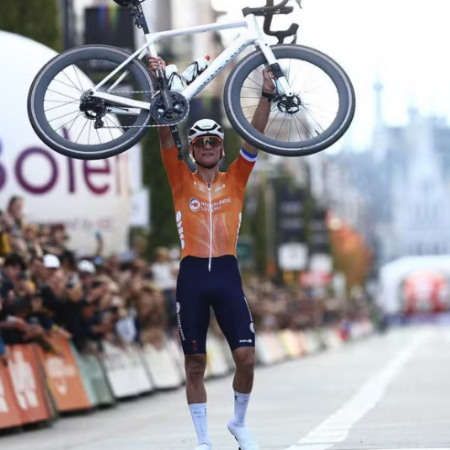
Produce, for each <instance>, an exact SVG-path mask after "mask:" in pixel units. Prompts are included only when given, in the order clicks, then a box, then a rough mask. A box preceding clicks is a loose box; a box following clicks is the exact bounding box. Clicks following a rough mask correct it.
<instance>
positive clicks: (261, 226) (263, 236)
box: [252, 184, 268, 276]
mask: <svg viewBox="0 0 450 450" xmlns="http://www.w3.org/2000/svg"><path fill="white" fill-rule="evenodd" d="M266 218H267V199H266V193H265V186H264V184H260V185H259V186H258V203H257V206H256V210H255V214H254V216H253V220H252V230H253V237H254V249H255V269H256V271H257V272H258V274H259V275H262V276H264V275H266V270H267V250H268V249H267V220H266Z"/></svg>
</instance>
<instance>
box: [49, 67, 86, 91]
mask: <svg viewBox="0 0 450 450" xmlns="http://www.w3.org/2000/svg"><path fill="white" fill-rule="evenodd" d="M62 74H63V75H64V76H65V77H66V78H67V79H68V80H69V82H70V84H71V85H72V86H73V87H74V88H75V89H76V90H77V91H79V92H83V91H82V90H81V89H78V88H77V87H76V86H75V83H74V82H73V81H72V80H71V79H70V78H69V76H68V75H67V73H66V71H65V70H63V71H62ZM54 81H59V82H60V83H63V84H66V85H67V83H64V82H63V81H60V80H57V79H56V78H55V80H54ZM67 86H68V85H67Z"/></svg>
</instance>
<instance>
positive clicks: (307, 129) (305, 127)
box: [294, 114, 314, 137]
mask: <svg viewBox="0 0 450 450" xmlns="http://www.w3.org/2000/svg"><path fill="white" fill-rule="evenodd" d="M294 119H297V120H298V121H299V122H300V123H301V124H302V125H303V128H304V129H305V130H306V131H308V132H309V134H310V135H311V137H314V135H313V134H312V133H311V131H309V127H308V126H307V125H305V124H304V123H303V122H302V120H301V119H300V118H299V117H298V116H297V115H296V114H294Z"/></svg>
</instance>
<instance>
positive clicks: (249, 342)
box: [239, 339, 252, 344]
mask: <svg viewBox="0 0 450 450" xmlns="http://www.w3.org/2000/svg"><path fill="white" fill-rule="evenodd" d="M241 342H245V343H248V344H251V343H252V340H251V339H241V340H240V341H239V343H241Z"/></svg>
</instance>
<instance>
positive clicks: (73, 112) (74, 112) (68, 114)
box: [48, 109, 80, 123]
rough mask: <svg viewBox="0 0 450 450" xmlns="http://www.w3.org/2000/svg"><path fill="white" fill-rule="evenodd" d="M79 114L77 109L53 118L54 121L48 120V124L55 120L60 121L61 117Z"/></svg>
mask: <svg viewBox="0 0 450 450" xmlns="http://www.w3.org/2000/svg"><path fill="white" fill-rule="evenodd" d="M79 112H80V111H79V110H78V109H77V110H76V111H72V112H69V113H67V114H63V115H62V116H59V117H55V118H54V119H52V120H49V121H48V123H52V122H54V121H55V120H58V119H62V118H63V117H67V116H70V115H71V114H76V113H79Z"/></svg>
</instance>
